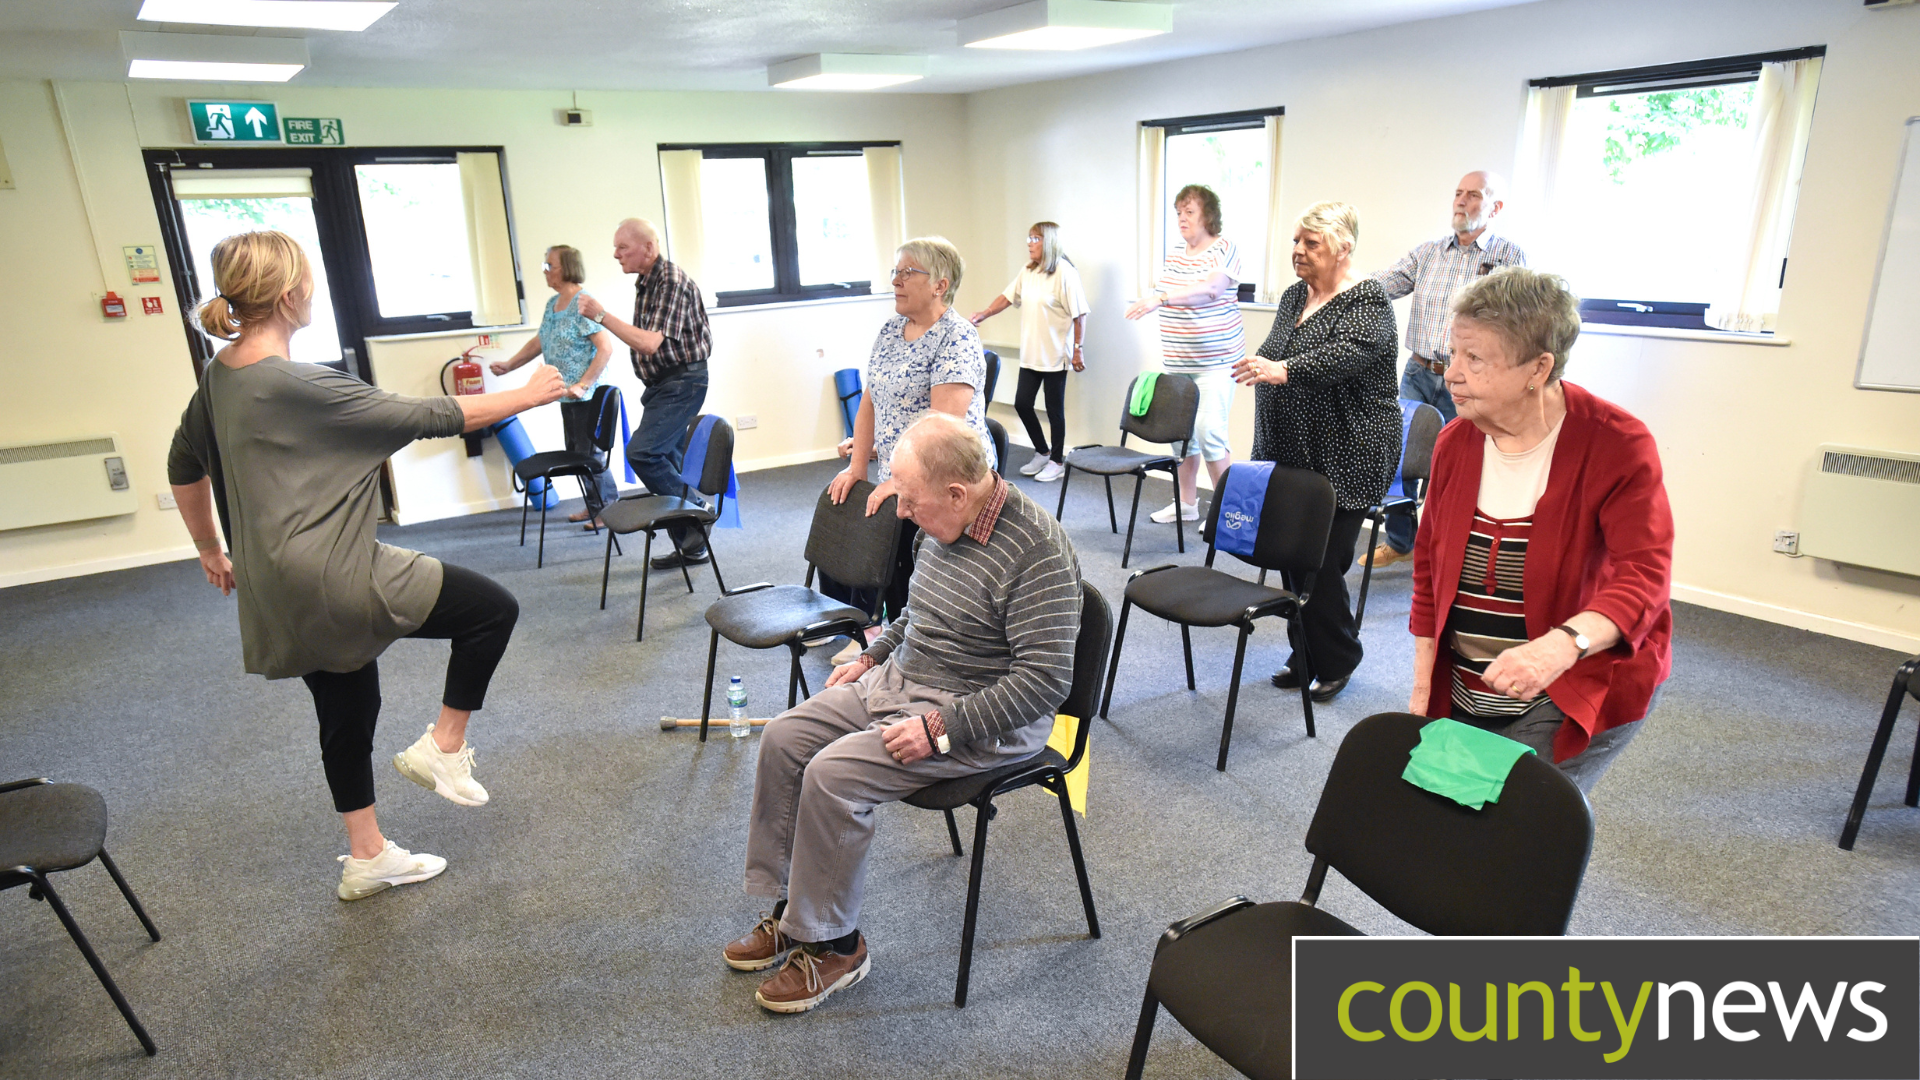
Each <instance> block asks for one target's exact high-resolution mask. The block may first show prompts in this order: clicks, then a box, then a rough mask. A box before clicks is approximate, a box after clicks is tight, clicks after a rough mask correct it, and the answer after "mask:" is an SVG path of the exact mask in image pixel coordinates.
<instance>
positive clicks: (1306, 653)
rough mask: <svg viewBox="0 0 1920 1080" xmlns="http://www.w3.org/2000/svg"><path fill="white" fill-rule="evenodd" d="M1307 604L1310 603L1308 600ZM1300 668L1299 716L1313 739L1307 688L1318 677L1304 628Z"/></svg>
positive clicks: (1309, 691)
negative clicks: (1305, 723) (1301, 669)
mask: <svg viewBox="0 0 1920 1080" xmlns="http://www.w3.org/2000/svg"><path fill="white" fill-rule="evenodd" d="M1308 603H1312V601H1311V600H1309V601H1308ZM1296 625H1297V624H1296ZM1300 666H1301V667H1302V668H1303V669H1304V670H1303V671H1301V672H1300V715H1301V716H1302V717H1304V718H1305V719H1306V722H1307V738H1309V739H1311V738H1315V735H1314V733H1313V693H1312V691H1311V690H1310V689H1309V688H1310V687H1312V686H1313V680H1314V679H1315V678H1317V677H1318V676H1316V675H1314V673H1313V650H1312V649H1311V648H1310V647H1308V645H1307V631H1306V628H1305V627H1304V626H1302V627H1301V628H1300Z"/></svg>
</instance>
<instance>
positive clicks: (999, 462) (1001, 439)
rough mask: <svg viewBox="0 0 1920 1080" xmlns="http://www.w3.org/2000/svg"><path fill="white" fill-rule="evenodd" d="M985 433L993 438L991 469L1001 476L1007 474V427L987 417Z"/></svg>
mask: <svg viewBox="0 0 1920 1080" xmlns="http://www.w3.org/2000/svg"><path fill="white" fill-rule="evenodd" d="M987 435H988V436H989V437H991V438H992V439H993V471H994V472H997V473H999V474H1000V475H1001V476H1005V475H1007V428H1006V425H1005V424H1002V423H1001V422H1000V421H998V420H995V419H994V418H993V417H991V416H989V417H987Z"/></svg>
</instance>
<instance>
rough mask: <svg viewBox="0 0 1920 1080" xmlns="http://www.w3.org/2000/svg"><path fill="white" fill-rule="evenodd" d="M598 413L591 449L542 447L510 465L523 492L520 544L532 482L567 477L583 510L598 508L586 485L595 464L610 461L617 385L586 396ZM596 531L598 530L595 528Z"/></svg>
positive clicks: (543, 548)
mask: <svg viewBox="0 0 1920 1080" xmlns="http://www.w3.org/2000/svg"><path fill="white" fill-rule="evenodd" d="M588 400H589V401H591V402H592V403H593V407H594V408H595V409H596V410H597V411H598V412H599V420H598V424H597V426H596V427H595V428H594V432H593V450H592V452H588V451H585V450H545V451H542V452H541V453H538V454H534V455H532V456H530V457H525V458H522V459H520V463H519V464H518V465H515V466H514V467H513V475H514V476H516V477H518V478H519V480H520V483H521V485H522V486H523V487H525V488H526V489H527V493H526V494H525V495H523V496H522V497H521V499H520V546H521V547H526V546H527V510H528V509H529V508H530V507H531V505H532V503H533V481H535V480H545V481H546V483H547V487H548V488H552V486H553V482H554V481H555V480H556V479H558V478H560V477H562V476H571V477H573V478H574V480H575V481H577V482H578V483H579V485H580V497H581V498H582V499H584V500H586V503H587V510H588V511H589V512H590V513H591V512H596V511H598V510H599V509H600V507H598V506H595V505H594V503H595V502H597V501H598V499H599V496H598V495H597V494H596V493H595V492H594V491H593V490H592V489H590V488H589V487H588V486H587V481H588V479H589V478H590V477H592V476H593V472H594V469H593V467H594V466H595V465H599V466H601V467H602V468H605V467H607V466H609V465H611V464H612V463H613V443H614V437H615V436H614V433H615V432H617V431H619V430H620V388H619V387H617V386H599V387H596V388H594V391H593V397H591V398H589V399H588ZM549 501H551V500H548V499H546V498H542V499H541V500H540V554H539V556H538V558H536V559H535V561H534V567H535V568H536V569H537V568H539V567H543V566H545V565H547V503H548V502H549ZM587 526H588V527H589V528H593V518H591V517H589V518H588V519H587ZM595 531H598V530H595Z"/></svg>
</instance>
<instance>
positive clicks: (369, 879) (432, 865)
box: [340, 840, 447, 900]
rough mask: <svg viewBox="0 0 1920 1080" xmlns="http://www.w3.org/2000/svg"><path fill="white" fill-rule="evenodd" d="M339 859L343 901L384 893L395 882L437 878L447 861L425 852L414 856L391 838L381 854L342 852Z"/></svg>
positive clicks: (406, 883)
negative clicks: (363, 855) (360, 855)
mask: <svg viewBox="0 0 1920 1080" xmlns="http://www.w3.org/2000/svg"><path fill="white" fill-rule="evenodd" d="M340 862H341V863H343V864H344V865H343V866H342V867H341V870H340V899H342V900H358V899H360V898H362V897H366V896H372V895H373V894H374V893H377V892H384V891H386V890H388V889H391V888H393V887H394V886H395V885H411V884H413V883H414V882H416V881H425V880H427V879H428V878H430V877H438V876H439V875H440V871H442V870H445V869H446V868H447V860H445V859H443V858H441V857H440V856H438V855H428V854H427V853H425V852H421V853H420V854H418V855H415V854H414V853H413V852H411V851H408V850H407V849H406V848H403V847H401V846H399V845H398V844H395V843H394V842H393V841H391V840H389V841H387V846H386V847H384V848H382V849H381V850H380V854H378V855H375V856H374V857H373V858H371V859H356V858H354V857H353V856H351V855H342V856H340Z"/></svg>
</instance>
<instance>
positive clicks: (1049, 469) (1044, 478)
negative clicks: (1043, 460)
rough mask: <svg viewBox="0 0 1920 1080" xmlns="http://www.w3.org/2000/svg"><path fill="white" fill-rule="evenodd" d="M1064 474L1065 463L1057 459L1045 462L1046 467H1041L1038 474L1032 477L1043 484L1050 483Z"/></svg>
mask: <svg viewBox="0 0 1920 1080" xmlns="http://www.w3.org/2000/svg"><path fill="white" fill-rule="evenodd" d="M1065 475H1067V467H1066V465H1064V464H1063V463H1061V462H1058V461H1049V462H1047V466H1046V468H1044V469H1041V470H1040V475H1038V476H1036V477H1034V479H1035V480H1038V481H1040V482H1041V483H1043V484H1051V483H1053V482H1054V481H1055V480H1058V479H1060V478H1061V477H1063V476H1065Z"/></svg>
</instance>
